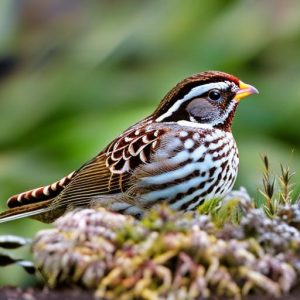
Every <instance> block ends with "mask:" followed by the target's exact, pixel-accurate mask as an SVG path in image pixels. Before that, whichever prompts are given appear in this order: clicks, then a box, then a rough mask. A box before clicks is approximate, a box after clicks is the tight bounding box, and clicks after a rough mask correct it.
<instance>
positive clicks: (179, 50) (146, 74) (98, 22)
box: [0, 0, 300, 286]
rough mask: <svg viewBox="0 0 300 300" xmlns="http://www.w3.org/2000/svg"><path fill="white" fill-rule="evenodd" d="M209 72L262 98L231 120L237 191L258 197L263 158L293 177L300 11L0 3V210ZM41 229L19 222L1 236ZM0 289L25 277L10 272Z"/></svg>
mask: <svg viewBox="0 0 300 300" xmlns="http://www.w3.org/2000/svg"><path fill="white" fill-rule="evenodd" d="M209 69H217V70H223V71H226V72H229V73H232V74H234V75H236V76H238V77H240V78H241V79H242V80H243V81H245V82H247V83H251V84H253V85H255V86H256V87H257V88H258V89H259V90H260V95H259V97H257V96H255V97H251V98H249V99H247V100H246V101H245V102H242V103H241V105H240V107H239V109H238V112H237V115H236V118H235V120H234V126H233V131H234V135H235V137H236V140H237V143H238V146H239V150H240V158H241V160H240V174H239V178H238V181H237V184H236V186H240V185H243V186H245V187H246V188H247V189H248V190H249V191H251V192H252V195H253V196H256V195H258V192H257V189H258V187H259V184H260V180H261V171H262V164H261V161H260V154H264V153H267V154H269V156H270V159H271V161H272V162H273V164H274V166H276V167H278V166H279V163H280V162H283V163H285V164H289V165H290V166H291V167H292V168H293V169H294V170H300V153H299V148H300V147H299V146H300V130H299V129H300V128H299V121H300V2H299V1H297V0H294V1H292V0H286V1H282V0H244V1H242V0H240V1H238V0H236V1H234V0H232V1H217V0H209V1H204V0H202V1H200V0H194V1H193V0H185V1H182V0H165V1H158V0H152V1H145V0H144V1H141V0H136V1H124V0H123V1H122V0H107V1H92V0H91V1H84V0H43V1H40V0H18V1H17V0H2V1H0V199H1V203H0V208H1V209H4V208H5V201H6V199H7V198H8V197H9V196H10V195H12V194H15V193H18V192H21V191H24V190H26V189H30V188H33V187H37V186H40V185H44V184H48V183H52V182H53V181H55V180H58V179H60V178H61V177H62V176H64V175H66V174H68V173H70V172H71V171H73V170H74V169H77V168H78V167H80V165H81V164H82V163H84V162H85V161H87V160H89V159H90V158H91V157H92V156H94V155H95V154H97V152H99V151H100V150H102V148H103V147H104V146H106V144H107V143H108V142H109V141H111V140H112V139H113V138H114V137H115V136H116V135H118V134H119V133H120V132H121V131H122V130H125V129H126V128H127V127H128V126H130V125H131V124H133V123H135V122H137V121H138V120H140V119H142V118H143V117H145V116H146V115H148V114H150V113H151V112H152V111H153V110H154V109H155V107H156V106H157V104H158V103H159V101H160V99H161V98H162V97H163V96H164V95H165V93H166V92H167V91H168V90H169V89H170V88H171V87H172V86H173V85H174V84H175V83H176V82H178V81H180V80H181V79H183V78H184V77H186V76H188V75H191V74H193V73H196V72H199V71H203V70H209ZM299 178H300V172H298V175H296V181H297V182H299ZM45 227H47V226H45V225H43V224H41V223H38V222H36V221H32V220H21V221H16V222H12V223H9V224H1V225H0V234H5V233H15V234H19V235H22V236H28V237H32V236H33V234H34V233H35V232H36V231H37V230H38V229H41V228H45ZM22 255H23V254H22ZM4 270H5V271H4ZM4 273H5V275H4ZM8 283H10V284H20V285H23V286H24V285H28V284H29V283H30V278H29V277H28V276H27V275H25V273H24V272H23V271H22V270H21V269H19V268H16V267H9V268H6V269H3V270H1V272H0V284H2V285H3V284H8Z"/></svg>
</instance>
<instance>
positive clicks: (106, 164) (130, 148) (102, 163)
mask: <svg viewBox="0 0 300 300" xmlns="http://www.w3.org/2000/svg"><path fill="white" fill-rule="evenodd" d="M163 133H164V131H163V130H162V129H159V130H156V129H147V128H144V127H143V128H142V129H132V130H128V131H126V132H125V133H124V134H123V135H121V136H120V137H119V138H117V139H115V140H114V141H113V142H112V143H111V144H110V145H109V146H108V148H107V149H106V150H105V151H104V152H102V153H100V154H99V155H98V156H97V157H96V158H95V159H93V160H92V161H90V162H89V163H87V164H86V165H84V166H83V167H82V168H81V169H80V170H79V171H77V173H76V174H75V176H74V177H73V178H72V180H71V182H70V183H69V184H68V185H67V187H66V188H65V189H64V190H63V191H62V192H61V194H60V195H59V196H58V197H57V198H56V199H55V200H54V202H53V206H54V207H58V206H62V205H63V206H68V205H70V206H84V205H88V204H89V203H90V201H91V199H92V198H93V197H95V196H100V195H110V194H118V193H123V192H125V191H126V190H127V189H128V188H129V185H130V184H131V181H130V179H131V175H132V172H133V171H134V170H135V168H136V167H137V166H138V165H140V164H141V163H147V162H149V160H150V157H151V153H152V151H154V150H155V149H156V147H157V146H158V137H159V136H160V135H161V134H163Z"/></svg>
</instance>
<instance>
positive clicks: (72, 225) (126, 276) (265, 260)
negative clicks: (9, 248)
mask: <svg viewBox="0 0 300 300" xmlns="http://www.w3.org/2000/svg"><path fill="white" fill-rule="evenodd" d="M264 163H265V172H264V178H263V189H262V191H261V193H262V195H263V198H262V199H260V201H257V200H256V201H255V200H253V199H251V197H250V196H249V195H248V193H247V192H246V190H245V189H240V190H238V191H233V192H231V193H230V194H228V195H227V196H226V197H225V198H223V199H222V200H221V199H211V200H209V201H206V202H205V203H204V204H203V205H202V206H201V207H199V208H198V209H197V210H196V211H194V212H188V213H183V212H174V211H171V210H170V209H169V208H168V207H167V206H159V207H156V208H155V209H153V210H152V211H151V212H150V213H149V214H148V215H146V216H145V217H144V218H143V219H141V220H136V219H134V218H133V217H130V216H125V215H121V214H118V213H113V212H109V211H107V210H105V209H97V210H94V209H82V210H75V211H72V212H69V213H68V214H66V215H65V216H63V217H62V218H60V219H58V220H57V221H56V222H55V224H54V228H53V229H49V230H45V231H41V232H39V233H38V235H37V237H36V238H35V240H34V242H33V245H32V251H33V256H34V262H35V265H36V267H37V268H38V270H39V271H40V272H41V274H42V275H43V277H44V279H45V281H46V282H47V284H48V285H49V286H50V287H55V286H60V285H63V286H66V285H74V284H76V285H79V286H83V287H85V288H88V289H93V290H95V291H96V296H97V297H99V298H104V299H117V298H118V299H124V300H125V299H196V298H197V299H208V298H210V297H228V298H230V299H241V298H243V297H244V296H246V295H249V294H252V293H264V294H266V295H270V296H272V297H279V296H281V295H283V294H286V293H288V292H289V291H290V290H291V289H292V288H293V287H294V286H295V285H296V284H298V283H299V282H300V232H299V229H300V201H299V199H297V198H296V199H294V198H293V197H292V195H293V193H292V191H291V186H292V185H291V183H290V179H291V173H290V172H289V170H288V169H286V168H283V167H282V168H281V174H280V176H279V177H278V181H277V182H278V184H277V183H276V180H275V179H274V178H273V177H272V175H271V173H270V168H269V162H268V159H267V158H265V157H264Z"/></svg>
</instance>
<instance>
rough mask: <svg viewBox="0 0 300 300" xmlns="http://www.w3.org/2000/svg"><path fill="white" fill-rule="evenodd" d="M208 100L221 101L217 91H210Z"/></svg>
mask: <svg viewBox="0 0 300 300" xmlns="http://www.w3.org/2000/svg"><path fill="white" fill-rule="evenodd" d="M208 98H209V99H210V100H213V101H217V100H220V99H221V93H220V91H219V90H211V91H210V92H209V93H208Z"/></svg>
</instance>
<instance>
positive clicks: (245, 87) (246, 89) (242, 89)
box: [234, 80, 259, 102]
mask: <svg viewBox="0 0 300 300" xmlns="http://www.w3.org/2000/svg"><path fill="white" fill-rule="evenodd" d="M253 94H259V92H258V90H257V89H256V88H255V87H254V86H252V85H250V84H246V83H244V82H243V81H241V80H240V81H239V90H238V91H237V93H236V95H235V97H234V99H235V100H236V101H237V102H239V101H240V100H242V99H243V98H246V97H248V96H250V95H253Z"/></svg>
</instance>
